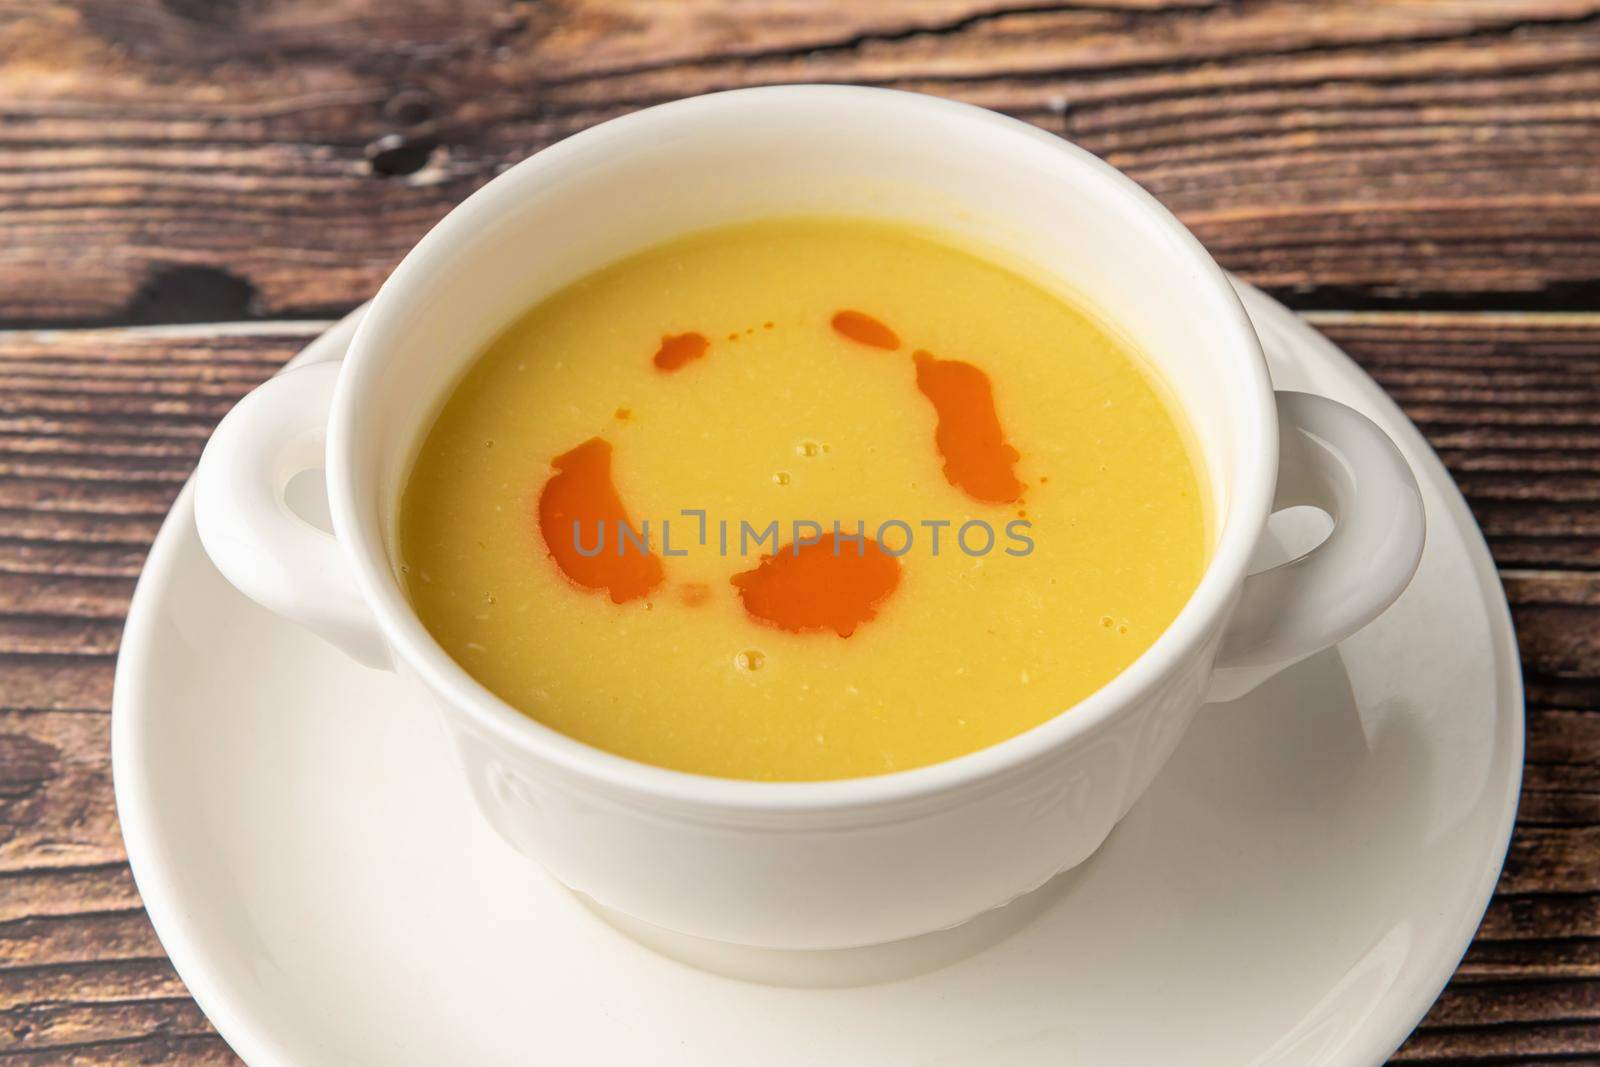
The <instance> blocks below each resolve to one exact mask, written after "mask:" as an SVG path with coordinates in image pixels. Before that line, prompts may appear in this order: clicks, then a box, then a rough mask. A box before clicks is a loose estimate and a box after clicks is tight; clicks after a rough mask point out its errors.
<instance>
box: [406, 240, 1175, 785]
mask: <svg viewBox="0 0 1600 1067" xmlns="http://www.w3.org/2000/svg"><path fill="white" fill-rule="evenodd" d="M1195 458H1196V457H1194V456H1192V455H1191V453H1190V450H1189V445H1188V444H1187V431H1186V429H1185V428H1184V427H1183V424H1182V416H1181V415H1180V414H1179V413H1178V412H1177V410H1176V409H1175V408H1174V407H1173V406H1171V404H1170V403H1169V402H1168V400H1167V399H1166V397H1165V393H1164V387H1163V386H1162V385H1161V384H1160V383H1159V382H1158V381H1157V380H1156V379H1155V377H1154V376H1153V374H1152V373H1151V372H1150V371H1149V370H1147V369H1146V368H1145V366H1144V365H1143V364H1142V362H1141V361H1140V360H1139V358H1138V357H1137V356H1136V355H1134V354H1133V353H1132V352H1131V351H1130V350H1129V349H1128V348H1127V347H1125V345H1124V344H1123V343H1121V342H1120V341H1119V340H1118V339H1117V338H1116V337H1115V336H1113V335H1112V334H1111V333H1109V332H1108V331H1107V330H1106V329H1105V328H1103V327H1102V326H1101V325H1100V324H1098V323H1097V322H1096V321H1095V320H1094V319H1093V318H1091V317H1090V316H1089V315H1088V314H1086V313H1085V312H1083V311H1082V310H1080V309H1078V308H1076V307H1074V306H1073V305H1072V304H1071V303H1069V302H1067V301H1066V300H1064V299H1063V298H1062V297H1061V296H1059V295H1055V294H1053V293H1051V292H1049V291H1047V290H1046V289H1045V288H1042V287H1041V286H1040V285H1038V284H1036V283H1035V282H1033V281H1030V280H1028V279H1026V278H1024V277H1022V276H1020V275H1019V274H1016V273H1013V272H1012V271H1010V270H1008V269H1005V268H1002V267H1001V266H998V265H996V264H994V263H992V262H989V261H987V260H985V259H984V258H981V257H980V256H977V255H974V254H972V253H970V252H967V251H964V250H962V249H961V248H959V247H956V246H954V245H951V244H947V243H945V242H944V241H942V240H940V239H938V238H936V237H932V236H929V235H925V234H922V233H920V232H917V231H912V230H909V229H901V228H897V227H892V226H888V225H879V224H873V223H865V222H860V221H853V220H825V219H795V220H775V221H769V222H761V223H756V224H750V225H744V226H738V227H731V228H727V229H720V230H715V231H709V232H705V233H700V234H696V235H693V236H690V237H687V238H684V239H681V240H677V241H674V242H672V243H670V244H667V245H664V246H661V247H657V248H654V249H651V250H649V251H646V252H644V253H642V254H639V255H636V256H633V257H631V258H629V259H626V260H624V261H622V262H619V263H616V264H614V265H612V266H610V267H607V268H605V269H603V270H601V271H599V272H597V273H595V274H593V275H591V276H589V277H587V278H584V279H583V280H581V281H579V282H577V283H576V284H574V285H572V286H570V287H568V288H567V289H564V290H562V291H561V292H558V293H556V294H555V295H554V296H552V297H550V298H548V299H546V300H545V301H543V302H542V303H540V304H538V305H537V306H536V307H534V308H532V309H531V310H530V311H528V312H527V314H526V315H525V316H524V317H523V318H522V319H521V320H520V321H519V322H517V323H516V324H515V325H514V326H512V327H511V328H510V329H509V330H507V331H506V332H505V333H504V334H502V335H501V336H500V337H499V338H498V339H497V340H496V341H495V342H494V343H493V344H491V345H490V346H489V348H488V349H487V350H486V351H485V352H484V353H483V354H482V355H481V356H480V357H479V358H478V360H477V361H476V363H474V364H473V365H472V367H471V369H470V370H469V371H468V373H467V374H466V375H465V377H464V378H463V379H462V380H461V382H460V383H459V385H458V386H457V387H456V389H455V391H454V392H453V393H452V394H451V396H450V397H449V399H448V401H447V402H446V404H445V406H444V408H443V410H442V411H441V413H440V414H439V416H438V419H437V421H436V422H435V423H434V425H433V427H432V429H431V430H430V431H429V432H428V434H427V437H426V438H425V439H424V441H423V443H422V446H421V449H420V452H419V455H418V457H417V460H416V463H415V466H414V468H413V471H412V473H411V475H410V480H409V482H408V484H407V486H406V489H405V494H404V498H403V500H402V507H401V514H400V523H399V544H398V549H399V557H400V559H401V566H402V570H403V577H404V580H405V582H406V586H407V588H408V590H409V593H410V596H411V598H412V601H413V603H414V604H415V606H416V609H417V612H418V614H419V615H420V617H421V619H422V621H423V623H424V624H425V625H426V626H427V627H428V629H429V630H430V632H432V634H433V635H434V636H435V638H437V639H438V641H439V643H440V644H441V645H442V646H443V647H444V648H445V649H446V650H447V651H448V652H449V653H450V655H451V656H453V657H454V658H455V659H456V661H457V662H459V663H460V664H461V665H462V667H464V668H465V669H466V670H467V671H468V672H469V673H470V674H472V675H473V676H474V677H475V678H477V679H478V680H479V681H480V682H482V683H483V684H484V685H485V686H486V687H488V688H489V689H490V690H492V691H493V692H494V693H496V694H497V695H499V696H500V697H501V698H502V699H504V700H505V701H507V702H508V703H510V704H511V705H513V706H514V707H517V708H519V709H521V710H522V711H523V712H524V713H526V714H527V715H529V716H531V717H533V718H534V719H537V720H538V721H540V722H542V723H544V724H545V725H547V726H550V727H552V728H554V729H556V730H559V731H561V732H562V733H564V734H567V735H569V736H571V737H574V738H576V739H578V740H580V741H584V742H587V743H589V744H591V745H595V746H597V747H599V748H602V749H605V750H607V751H609V752H614V753H617V754H619V755H622V756H627V757H631V758H633V759H637V760H641V761H644V762H647V763H653V764H658V765H660V766H664V767H671V768H676V769H679V770H684V771H692V772H698V773H703V774H711V775H720V776H725V777H734V778H760V779H824V778H842V777H851V776H858V775H871V774H880V773H885V772H889V771H896V770H904V769H906V768H911V767H917V766H920V765H923V764H928V763H933V762H936V761H939V760H945V759H949V758H951V757H954V756H958V755H962V754H964V753H967V752H971V751H973V750H975V749H979V748H982V747H984V746H986V745H991V744H994V743H995V742H997V741H1002V740H1004V739H1006V738H1008V737H1011V736H1013V735H1015V734H1017V733H1020V732H1022V731H1024V730H1027V729H1028V728H1029V727H1032V726H1035V725H1038V724H1039V723H1041V722H1043V721H1045V720H1046V719H1049V718H1051V717H1052V716H1054V715H1057V714H1059V713H1061V712H1063V711H1066V710H1067V709H1069V708H1070V707H1071V706H1072V705H1073V704H1074V703H1075V702H1077V701H1079V700H1080V699H1082V698H1083V697H1085V696H1087V695H1088V694H1089V693H1091V692H1093V691H1094V690H1095V689H1097V688H1098V687H1100V686H1101V685H1103V684H1104V683H1105V682H1106V681H1108V680H1109V679H1110V678H1111V677H1112V676H1114V675H1115V674H1117V673H1118V672H1119V671H1121V670H1122V669H1123V668H1124V667H1126V666H1127V665H1128V664H1129V663H1131V662H1132V661H1133V660H1134V659H1135V658H1136V657H1137V656H1138V655H1139V654H1140V653H1141V652H1143V651H1144V650H1145V649H1146V648H1148V647H1149V646H1150V644H1151V643H1152V642H1153V641H1154V640H1155V639H1156V637H1157V636H1159V635H1160V633H1161V631H1162V630H1163V629H1164V628H1165V627H1166V626H1167V625H1168V624H1169V623H1170V622H1171V621H1172V619H1173V617H1174V616H1175V615H1176V614H1177V613H1178V611H1179V609H1180V608H1181V607H1182V606H1183V604H1184V602H1185V600H1186V599H1187V598H1188V596H1189V594H1190V593H1191V592H1192V591H1193V589H1194V587H1195V585H1196V583H1197V582H1198V581H1199V578H1200V574H1201V571H1202V570H1203V568H1204V566H1205V561H1206V530H1205V513H1204V511H1205V509H1204V501H1203V499H1202V490H1201V487H1200V482H1199V477H1198V475H1197V464H1196V462H1195ZM836 524H837V525H836ZM1069 713H1070V712H1069Z"/></svg>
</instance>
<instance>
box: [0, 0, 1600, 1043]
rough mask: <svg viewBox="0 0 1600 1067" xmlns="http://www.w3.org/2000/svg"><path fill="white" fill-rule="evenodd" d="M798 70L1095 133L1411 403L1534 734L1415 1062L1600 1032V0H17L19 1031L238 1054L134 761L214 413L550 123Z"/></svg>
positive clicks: (7, 237)
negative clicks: (115, 744) (122, 639)
mask: <svg viewBox="0 0 1600 1067" xmlns="http://www.w3.org/2000/svg"><path fill="white" fill-rule="evenodd" d="M791 81H848V82H862V83H869V84H876V85H886V86H895V87H901V88H908V89H915V90H919V91H923V92H930V93H935V94H939V95H944V96H949V97H953V98H957V99H963V100H968V101H972V102H974V103H979V104H982V105H985V106H989V107H993V108H998V109H1000V110H1003V111H1006V112H1008V113H1011V114H1013V115H1016V116H1018V117H1020V118H1023V119H1025V120H1027V121H1029V122H1033V123H1035V124H1037V125H1039V126H1041V127H1043V128H1045V129H1048V130H1051V131H1053V132H1056V133H1059V134H1063V135H1065V136H1068V137H1070V138H1072V139H1074V140H1076V141H1078V142H1080V143H1082V144H1084V145H1085V146H1086V147H1088V148H1090V149H1091V150H1093V151H1095V152H1098V153H1100V154H1101V155H1103V156H1105V157H1106V158H1108V159H1109V160H1111V161H1112V162H1113V163H1115V164H1116V165H1118V166H1120V167H1122V168H1123V169H1125V170H1126V171H1128V172H1129V173H1130V174H1132V175H1133V176H1134V177H1135V178H1136V179H1137V180H1138V181H1140V182H1141V183H1143V184H1144V185H1145V186H1146V187H1147V188H1149V189H1150V190H1151V191H1152V192H1153V193H1154V194H1155V195H1156V196H1158V197H1159V198H1160V199H1162V200H1163V201H1164V202H1165V203H1167V204H1168V205H1169V206H1170V207H1172V208H1173V210H1174V211H1176V212H1177V213H1178V214H1179V215H1180V216H1181V217H1182V218H1183V219H1184V220H1185V221H1186V222H1187V223H1188V224H1189V225H1190V226H1191V227H1192V228H1193V229H1194V230H1195V232H1196V233H1197V234H1199V235H1200V237H1201V238H1202V240H1204V241H1205V242H1206V243H1207V245H1208V246H1209V247H1210V248H1211V249H1212V250H1213V251H1214V252H1215V253H1216V255H1217V256H1218V258H1219V259H1220V260H1222V262H1223V263H1224V264H1225V265H1227V266H1229V267H1231V268H1233V269H1235V270H1237V271H1240V272H1241V273H1243V274H1244V275H1245V276H1246V277H1248V278H1249V279H1251V280H1252V281H1255V282H1256V283H1258V284H1260V285H1263V286H1265V287H1266V288H1268V289H1269V290H1271V291H1273V292H1275V293H1276V294H1278V295H1279V296H1281V297H1283V298H1285V299H1286V300H1287V301H1288V302H1289V303H1290V304H1291V305H1293V306H1297V307H1300V308H1302V309H1312V310H1313V311H1314V312H1315V313H1314V314H1313V321H1314V322H1316V323H1317V325H1318V326H1319V327H1320V328H1322V329H1323V330H1324V331H1325V332H1327V333H1328V334H1329V335H1330V336H1331V337H1333V338H1334V340H1336V341H1337V342H1339V343H1340V344H1341V345H1343V346H1344V347H1345V348H1346V349H1347V350H1348V351H1350V352H1351V353H1352V354H1353V355H1355V356H1356V358H1357V359H1358V360H1360V361H1361V362H1362V364H1363V365H1364V366H1366V367H1367V369H1368V370H1369V371H1371V372H1372V374H1373V375H1374V376H1375V377H1376V378H1377V379H1378V381H1379V382H1381V383H1382V384H1383V386H1384V387H1385V388H1386V389H1387V390H1388V391H1389V392H1390V394H1391V395H1393V396H1394V397H1395V398H1396V399H1397V400H1398V401H1399V402H1400V403H1401V405H1402V406H1403V407H1404V408H1405V410H1406V412H1407V413H1408V414H1409V415H1410V416H1411V417H1412V418H1413V419H1414V420H1416V422H1417V423H1418V425H1419V426H1420V427H1421V428H1422V430H1423V431H1424V433H1425V434H1426V435H1427V436H1428V437H1429V439H1430V440H1431V441H1432V442H1433V444H1434V446H1435V447H1436V448H1437V449H1438V450H1439V452H1440V454H1441V455H1442V456H1443V458H1444V459H1445V462H1446V463H1447V465H1448V466H1449V467H1450V469H1451V471H1452V473H1453V474H1454V476H1455V477H1456V479H1457V481H1458V482H1459V483H1460V485H1461V486H1462V488H1463V490H1464V492H1465V493H1466V496H1467V499H1468V502H1469V504H1470V505H1471V507H1472V509H1473V512H1474V513H1475V515H1476V516H1477V518H1478V521H1479V522H1480V523H1481V524H1482V525H1483V528H1484V531H1485V533H1486V536H1487V538H1488V541H1489V545H1490V548H1491V550H1492V552H1493V553H1494V556H1495V559H1496V561H1497V563H1498V564H1499V566H1500V567H1501V569H1502V576H1503V579H1504V581H1505V585H1506V589H1507V593H1508V596H1509V598H1510V600H1511V602H1512V605H1513V611H1514V614H1515V617H1516V623H1517V627H1518V637H1519V641H1520V645H1521V652H1522V657H1523V663H1524V667H1525V671H1526V676H1527V695H1528V702H1529V711H1528V752H1527V767H1526V774H1525V779H1524V788H1523V795H1522V802H1521V809H1520V812H1519V816H1518V825H1517V833H1516V836H1515V838H1514V839H1513V842H1512V846H1511V849H1510V853H1509V856H1508V859H1507V864H1506V868H1505V871H1504V873H1503V876H1502V878H1501V880H1500V884H1499V887H1498V890H1497V893H1496V896H1495V898H1494V900H1493V902H1492V904H1491V905H1490V908H1489V910H1488V913H1487V914H1486V915H1485V917H1484V920H1483V924H1482V927H1481V929H1480V930H1479V932H1478V936H1477V938H1476V940H1475V941H1474V942H1473V945H1472V947H1471V949H1470V950H1469V951H1468V952H1467V955H1466V957H1465V959H1463V961H1462V963H1461V966H1460V969H1459V970H1458V972H1457V974H1456V976H1455V978H1454V980H1453V981H1452V983H1451V984H1450V986H1449V988H1448V989H1447V990H1446V991H1445V993H1444V995H1443V996H1442V997H1441V998H1440V1000H1439V1002H1438V1003H1437V1004H1436V1005H1435V1006H1434V1008H1433V1010H1432V1011H1431V1012H1430V1014H1429V1016H1428V1018H1427V1019H1426V1020H1425V1022H1424V1023H1423V1025H1422V1026H1421V1028H1419V1030H1418V1031H1417V1033H1416V1034H1415V1035H1413V1037H1412V1038H1411V1040H1410V1041H1409V1042H1408V1043H1407V1044H1406V1045H1405V1047H1404V1048H1402V1049H1401V1051H1400V1052H1399V1053H1398V1054H1397V1057H1396V1059H1397V1061H1399V1062H1413V1061H1415V1062H1426V1063H1435V1064H1468V1063H1474V1064H1476V1063H1507V1062H1513V1063H1521V1064H1542V1063H1552V1064H1553V1063H1568V1064H1570V1063H1580V1062H1594V1063H1600V184H1597V182H1596V175H1597V174H1600V138H1597V136H1596V134H1597V133H1600V0H1437V2H1435V0H1364V2H1354V3H1338V4H1334V3H1315V2H1294V0H1243V2H1228V0H1083V2H1072V0H1065V2H1059V0H1010V2H1006V0H881V2H867V3H862V2H856V3H843V2H840V0H739V2H737V3H726V2H721V0H676V2H664V0H535V2H519V0H76V2H60V0H0V326H11V327H15V328H13V329H10V330H3V331H0V1063H12V1062H14V1063H17V1064H123V1063H148V1064H211V1063H234V1062H237V1061H236V1060H235V1059H234V1058H233V1056H232V1054H231V1052H230V1051H229V1050H228V1048H227V1046H226V1045H225V1044H224V1043H223V1042H222V1040H221V1039H220V1038H219V1037H218V1036H217V1035H216V1034H215V1032H214V1031H213V1030H212V1029H211V1027H210V1025H209V1024H208V1023H207V1022H206V1020H205V1018H204V1016H203V1015H202V1014H201V1013H200V1012H199V1010H198V1008H197V1007H196V1006H195V1005H194V1003H193V1002H192V1001H191V1000H190V999H189V998H188V995H187V993H186V992H185V990H184V988H183V985H182V983H181V982H180V980H179V979H178V977H177V975H176V974H175V973H174V972H173V970H172V967H171V965H170V963H168V962H167V960H166V958H165V956H164V954H163V953H162V951H161V947H160V945H159V943H158V942H157V941H156V939H155V936H154V933H153V931H152V930H151V929H150V926H149V923H148V921H147V920H146V919H145V916H144V912H143V911H142V909H141V906H140V903H139V899H138V895H137V892H136V890H135V887H134V885H133V882H132V879H131V877H130V876H129V873H128V869H127V866H126V863H125V857H124V853H123V849H122V843H121V839H120V835H119V833H118V830H117V823H116V814H115V808H114V804H113V801H112V794H111V787H110V769H109V761H108V757H107V736H108V725H109V721H108V712H109V708H110V700H111V682H112V672H113V668H114V664H115V657H116V652H117V644H118V640H119V634H120V629H121V621H122V617H123V614H124V613H125V611H126V608H127V603H128V598H129V596H130V594H131V591H132V588H133V583H134V580H135V578H136V577H137V575H138V572H139V569H140V567H141V565H142V563H143V560H144V556H145V553H146V551H147V549H148V547H149V545H150V543H151V541H152V539H153V538H154V536H155V533H156V530H157V528H158V526H159V524H160V522H161V520H162V518H163V516H164V515H165V514H166V511H167V509H168V507H169V506H170V504H171V502H172V500H173V498H174V496H175V495H176V493H177V491H178V489H179V488H180V487H181V485H182V484H183V481H184V480H185V479H186V478H187V477H188V475H189V473H190V471H191V470H192V468H193V465H194V462H195V460H196V458H197V457H198V455H199V453H200V449H201V447H202V446H203V444H204V442H205V440H206V437H207V435H208V434H209V433H210V430H211V428H212V426H213V425H214V424H215V423H216V421H217V419H218V418H220V417H221V415H222V414H223V412H225V411H226V410H227V409H228V407H229V406H231V404H232V403H233V402H234V401H235V400H237V399H238V398H239V397H240V396H242V395H243V394H244V393H245V392H246V391H248V390H249V389H250V388H251V387H252V386H253V385H254V384H256V383H257V382H259V381H261V380H262V379H264V378H265V377H266V376H267V375H269V374H270V373H272V372H273V371H274V370H275V369H276V368H277V367H278V366H280V365H281V364H282V362H283V361H284V360H285V359H287V358H288V357H289V356H290V355H292V354H293V353H294V352H295V351H296V350H297V349H298V348H299V347H300V346H301V345H302V344H304V343H305V342H306V341H307V340H309V339H310V338H311V337H313V336H315V335H316V333H318V332H320V330H321V329H322V328H323V326H324V325H325V323H323V322H318V321H310V320H309V319H308V318H307V317H308V316H315V317H325V316H328V315H331V314H333V313H336V312H342V311H343V310H345V309H348V308H349V307H351V306H353V305H354V304H356V303H358V302H359V301H361V300H363V299H365V298H367V297H368V296H370V295H371V293H372V291H373V290H374V289H375V288H376V287H377V285H378V284H379V282H380V281H381V280H382V279H383V278H384V277H385V276H386V274H387V273H388V271H389V270H390V269H391V268H392V266H393V265H394V263H395V262H397V260H398V259H399V257H400V256H401V255H402V254H403V253H404V252H405V251H406V250H407V249H408V248H409V247H410V246H411V244H412V243H414V241H415V240H416V239H417V238H418V237H419V236H420V235H421V234H422V233H423V232H425V231H426V230H427V228H428V227H429V226H431V225H432V224H433V223H434V222H435V221H436V220H437V219H438V218H440V217H441V216H442V215H443V214H444V213H445V212H446V211H448V210H449V209H450V208H451V207H452V206H453V205H454V204H456V203H458V202H459V201H460V200H461V199H462V198H463V197H465V196H466V195H468V194H469V193H470V192H471V191H472V190H474V189H475V188H477V187H478V186H480V185H481V184H482V183H484V182H485V181H487V180H489V179H490V178H491V177H493V176H494V175H495V174H496V173H498V172H500V171H501V170H503V169H504V168H505V167H507V166H509V165H510V164H512V163H514V162H516V161H517V160H519V159H521V158H523V157H525V156H526V155H528V154H529V153H530V152H532V151H534V150H536V149H538V148H540V147H542V146H544V145H547V144H549V143H551V142H553V141H555V140H558V139H560V138H562V137H565V136H567V135H569V134H571V133H573V132H576V131H578V130H581V129H583V128H585V127H587V126H590V125H592V124H594V123H596V122H598V121H601V120H604V119H606V118H610V117H613V116H616V115H621V114H624V113H626V112H628V111H631V110H634V109H636V108H639V107H643V106H648V105H650V104H654V103H658V102H662V101H666V100H670V99H674V98H677V97H681V96H685V95H690V94H694V93H699V92H706V91H712V90H716V89H724V88H732V87H737V86H745V85H758V84H767V83H781V82H791ZM1317 309H1322V310H1317ZM1485 309H1488V310H1487V311H1486V310H1485ZM1527 311H1536V312H1539V313H1536V314H1521V313H1517V312H1527ZM1552 312H1571V313H1552ZM273 318H276V319H284V320H288V321H281V322H263V321H253V322H245V323H234V324H232V325H218V323H222V322H224V320H241V319H255V320H261V319H273ZM190 321H194V322H205V323H207V325H199V326H193V327H186V326H172V325H153V326H147V327H142V328H126V327H128V326H130V325H132V324H140V323H144V324H153V323H154V324H170V323H176V322H190ZM100 325H104V326H108V327H115V328H93V327H96V326H100ZM24 327H39V328H38V329H32V328H24Z"/></svg>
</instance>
